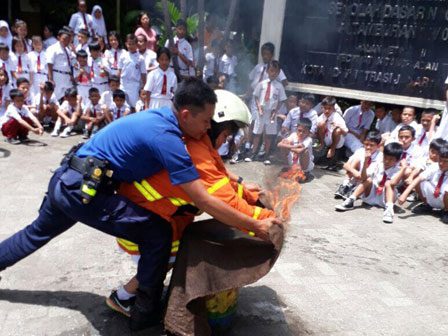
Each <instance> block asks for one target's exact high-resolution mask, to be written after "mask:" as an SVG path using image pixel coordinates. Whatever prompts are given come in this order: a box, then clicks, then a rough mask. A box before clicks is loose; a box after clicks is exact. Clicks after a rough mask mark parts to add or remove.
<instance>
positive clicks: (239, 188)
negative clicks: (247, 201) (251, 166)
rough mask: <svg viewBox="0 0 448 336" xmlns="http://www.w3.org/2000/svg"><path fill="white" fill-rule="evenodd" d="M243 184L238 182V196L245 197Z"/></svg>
mask: <svg viewBox="0 0 448 336" xmlns="http://www.w3.org/2000/svg"><path fill="white" fill-rule="evenodd" d="M243 190H244V188H243V186H242V185H241V184H238V197H239V198H243Z"/></svg>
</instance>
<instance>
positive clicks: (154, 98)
mask: <svg viewBox="0 0 448 336" xmlns="http://www.w3.org/2000/svg"><path fill="white" fill-rule="evenodd" d="M165 78H166V87H165V93H163V90H164V88H163V85H164V82H165ZM144 90H145V91H148V92H150V93H151V97H150V100H149V109H156V108H159V107H162V106H168V107H169V106H171V102H172V99H173V97H174V93H175V92H176V90H177V78H176V75H175V74H174V71H172V70H171V69H170V68H168V69H167V71H163V70H162V69H160V68H157V69H155V70H154V71H152V72H150V73H149V75H148V78H147V80H146V84H145V87H144Z"/></svg>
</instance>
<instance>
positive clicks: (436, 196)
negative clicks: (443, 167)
mask: <svg viewBox="0 0 448 336" xmlns="http://www.w3.org/2000/svg"><path fill="white" fill-rule="evenodd" d="M444 178H445V172H444V171H443V172H442V174H440V177H439V182H438V183H437V187H436V189H435V190H434V197H435V198H439V196H440V188H442V184H443V179H444Z"/></svg>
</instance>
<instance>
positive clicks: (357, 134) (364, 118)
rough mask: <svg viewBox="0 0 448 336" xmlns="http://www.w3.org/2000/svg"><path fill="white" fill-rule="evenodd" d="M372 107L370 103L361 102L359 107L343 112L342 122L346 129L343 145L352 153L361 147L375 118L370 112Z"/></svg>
mask: <svg viewBox="0 0 448 336" xmlns="http://www.w3.org/2000/svg"><path fill="white" fill-rule="evenodd" d="M372 106H373V103H372V102H370V101H367V100H361V104H360V105H355V106H352V107H349V108H348V109H347V110H345V112H344V120H345V124H346V126H347V128H348V133H347V135H346V137H345V142H344V145H345V147H347V148H348V149H350V151H351V152H352V153H354V152H356V151H357V150H358V149H360V148H361V147H362V142H363V141H364V139H365V137H366V134H367V132H368V131H369V129H370V125H372V122H373V119H374V118H375V113H373V111H372V110H371V108H372Z"/></svg>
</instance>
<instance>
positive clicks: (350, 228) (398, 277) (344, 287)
mask: <svg viewBox="0 0 448 336" xmlns="http://www.w3.org/2000/svg"><path fill="white" fill-rule="evenodd" d="M31 138H32V139H38V140H39V141H40V142H41V143H34V144H30V145H28V146H25V145H19V146H12V145H9V144H7V143H5V142H0V181H2V188H1V192H0V195H1V196H0V239H2V240H3V239H5V238H7V237H8V236H9V235H11V234H12V233H13V232H15V231H16V230H19V229H21V228H23V227H24V226H25V225H27V224H28V223H30V222H31V221H32V220H33V219H34V218H35V217H36V215H37V210H38V208H39V205H40V203H41V201H42V198H43V196H44V193H45V190H46V187H47V184H48V181H49V178H50V176H51V169H55V168H56V167H57V166H58V164H59V161H60V159H61V155H62V154H63V153H64V152H66V151H67V150H68V149H69V148H70V147H71V145H73V144H75V143H77V142H78V141H80V140H81V138H80V136H74V137H71V138H68V139H59V138H56V139H54V138H51V137H50V136H49V135H48V134H45V135H44V136H43V137H37V136H34V135H31ZM230 168H231V169H232V170H233V171H235V172H236V173H237V174H239V175H241V176H245V177H246V180H254V181H255V182H263V176H264V174H266V173H267V174H275V173H276V172H277V171H278V170H279V167H276V166H271V167H268V168H266V167H265V166H263V165H262V164H261V163H256V162H255V163H240V164H237V165H235V166H230ZM314 174H315V179H314V180H313V181H312V182H310V183H307V184H304V185H303V189H302V195H301V198H300V199H299V201H298V202H297V203H296V204H295V205H294V206H293V208H292V213H291V217H292V220H291V222H290V225H289V230H288V233H287V241H286V244H285V248H284V250H283V252H282V254H281V256H280V258H279V260H278V262H277V264H276V265H275V267H274V269H273V270H272V272H271V273H270V274H268V275H267V276H266V277H264V278H263V279H262V280H260V281H259V282H258V283H256V284H253V285H252V286H249V287H246V288H243V289H242V290H241V291H240V299H239V309H238V314H237V318H236V320H235V324H234V329H233V331H232V335H258V336H261V335H308V334H309V335H447V334H448V295H447V293H448V281H447V280H448V239H447V234H448V226H447V225H444V224H443V223H441V222H440V221H439V219H438V218H437V217H434V216H414V215H412V214H411V213H410V211H409V210H408V207H409V206H410V204H409V203H406V204H405V206H404V207H403V209H402V211H400V212H402V213H399V214H396V216H395V222H394V223H393V224H391V225H387V224H383V223H382V221H381V218H382V210H381V209H378V208H368V207H361V205H360V203H357V206H359V208H357V209H356V210H353V211H350V212H346V213H337V212H335V211H334V206H335V205H336V204H338V202H339V201H337V200H334V199H333V192H334V190H335V189H336V187H337V185H338V183H339V182H340V181H341V174H339V173H329V172H326V171H323V170H320V169H316V170H315V172H314ZM134 272H135V265H134V264H133V263H132V262H131V261H130V259H129V258H128V256H126V255H123V254H121V253H120V252H119V251H118V249H117V247H116V243H115V240H114V239H113V238H112V237H109V236H107V235H104V234H102V233H100V232H97V231H95V230H93V229H90V228H89V227H87V226H85V225H82V224H78V225H75V226H74V227H73V228H72V229H70V230H69V231H67V232H65V233H64V234H62V235H61V236H59V237H57V238H56V239H54V240H53V241H52V242H50V243H49V244H48V245H47V246H45V247H44V248H42V249H40V250H39V251H38V252H36V253H35V254H33V255H32V256H30V257H28V258H27V259H25V260H23V261H22V262H20V263H18V264H17V265H15V266H14V267H12V268H10V269H8V270H6V271H4V272H2V273H1V276H2V277H3V279H2V280H1V282H0V335H3V336H8V335H127V334H129V331H128V329H127V324H126V318H125V317H122V316H120V315H119V314H117V313H115V312H112V311H110V310H109V309H108V308H107V307H106V305H105V304H104V300H105V297H106V296H107V295H109V293H110V291H111V290H112V289H113V288H116V287H117V286H118V285H119V284H120V283H122V282H123V281H125V280H127V279H128V278H129V277H131V276H132V275H133V273H134ZM147 334H148V333H147ZM149 334H150V335H160V334H161V331H160V330H153V331H152V332H150V333H149Z"/></svg>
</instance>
